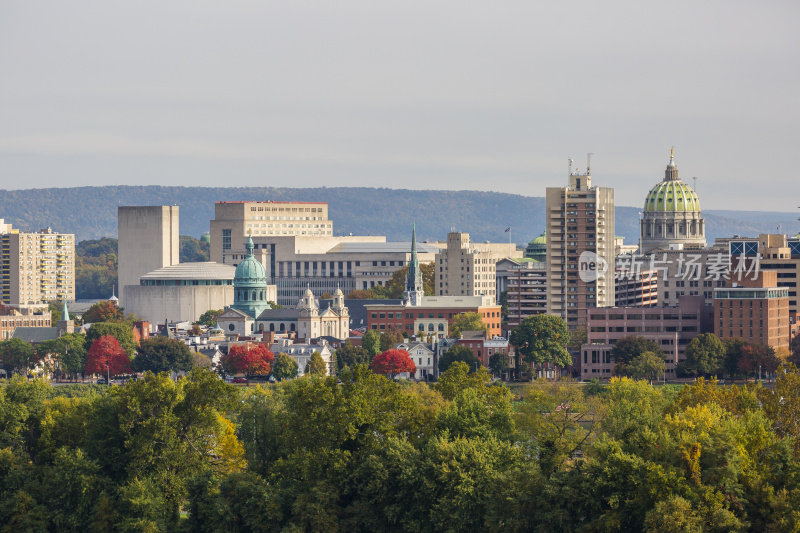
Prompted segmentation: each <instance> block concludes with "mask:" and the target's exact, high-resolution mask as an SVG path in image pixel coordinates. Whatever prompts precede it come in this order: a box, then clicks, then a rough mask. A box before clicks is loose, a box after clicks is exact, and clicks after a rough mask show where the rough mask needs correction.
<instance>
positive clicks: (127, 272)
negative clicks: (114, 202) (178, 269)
mask: <svg viewBox="0 0 800 533" xmlns="http://www.w3.org/2000/svg"><path fill="white" fill-rule="evenodd" d="M178 223H179V216H178V206H177V205H173V206H169V205H151V206H120V207H118V208H117V236H118V239H119V240H118V242H117V251H118V257H119V269H118V272H119V274H118V276H119V277H118V280H119V281H118V283H119V301H120V305H122V306H125V287H127V286H129V285H139V278H140V277H141V276H143V275H144V274H147V273H148V272H152V271H153V270H156V269H159V268H164V267H167V266H172V265H177V264H178V263H179V262H180V247H179V243H178Z"/></svg>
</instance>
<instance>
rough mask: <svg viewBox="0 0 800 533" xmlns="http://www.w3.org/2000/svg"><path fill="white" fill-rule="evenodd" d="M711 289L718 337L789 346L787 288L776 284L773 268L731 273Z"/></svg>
mask: <svg viewBox="0 0 800 533" xmlns="http://www.w3.org/2000/svg"><path fill="white" fill-rule="evenodd" d="M727 285H728V286H727V287H722V288H717V289H714V332H715V333H716V334H717V336H718V337H719V338H720V339H744V340H745V341H747V342H753V343H757V344H764V345H766V346H771V347H772V348H774V349H775V350H778V349H785V350H788V349H789V341H790V340H791V336H790V322H789V289H788V288H784V287H779V286H778V274H777V272H775V271H769V270H761V271H760V272H758V273H757V274H755V275H752V276H741V277H733V276H732V277H731V279H730V280H729V281H728V284H727Z"/></svg>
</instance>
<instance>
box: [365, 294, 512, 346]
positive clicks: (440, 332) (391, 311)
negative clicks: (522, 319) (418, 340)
mask: <svg viewBox="0 0 800 533" xmlns="http://www.w3.org/2000/svg"><path fill="white" fill-rule="evenodd" d="M365 307H366V309H367V329H375V330H378V331H385V330H387V329H396V330H399V331H403V332H405V333H407V334H408V335H417V336H420V335H425V336H431V337H433V338H437V339H442V338H447V335H448V333H449V327H450V326H451V325H452V323H453V319H454V318H455V317H456V316H458V315H459V314H462V313H478V314H479V315H480V316H481V320H482V321H483V323H484V324H485V325H486V327H487V329H488V332H489V335H491V336H500V335H501V334H502V329H501V326H502V324H501V322H502V317H501V312H500V306H499V305H497V304H496V303H495V302H494V300H493V298H492V297H490V296H425V297H424V298H423V299H422V302H421V303H420V304H419V305H416V306H408V305H405V304H395V305H387V304H377V303H376V304H367V305H365Z"/></svg>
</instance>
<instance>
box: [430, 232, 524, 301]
mask: <svg viewBox="0 0 800 533" xmlns="http://www.w3.org/2000/svg"><path fill="white" fill-rule="evenodd" d="M506 257H511V258H517V257H522V252H520V251H518V250H517V245H516V244H512V243H508V244H506V243H472V242H470V240H469V233H459V232H455V231H453V232H450V233H448V234H447V247H446V248H444V249H442V250H441V251H440V252H439V253H437V254H436V263H435V265H436V269H435V275H434V284H435V286H436V295H437V296H491V297H492V298H493V299H494V298H496V297H497V295H496V283H497V280H496V274H495V272H496V270H495V265H496V264H497V262H498V261H500V260H501V259H505V258H506Z"/></svg>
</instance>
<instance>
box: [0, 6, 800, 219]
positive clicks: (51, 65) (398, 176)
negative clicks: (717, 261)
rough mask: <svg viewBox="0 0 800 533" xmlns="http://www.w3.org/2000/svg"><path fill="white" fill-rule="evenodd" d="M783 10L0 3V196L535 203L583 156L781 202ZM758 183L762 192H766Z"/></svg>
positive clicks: (635, 195) (748, 201)
mask: <svg viewBox="0 0 800 533" xmlns="http://www.w3.org/2000/svg"><path fill="white" fill-rule="evenodd" d="M798 11H800V7H799V6H797V5H796V4H794V3H790V2H779V3H774V4H769V5H755V4H748V3H728V2H725V3H723V2H712V3H706V4H703V5H696V4H695V3H688V2H679V3H675V4H671V5H670V8H669V9H668V10H666V9H664V10H653V9H652V8H649V7H648V6H644V5H638V4H636V5H628V4H626V3H622V2H612V3H604V4H602V5H595V4H593V3H589V2H584V3H578V4H570V5H553V6H542V5H528V3H524V2H512V3H508V4H504V5H503V6H489V5H486V6H481V5H477V6H476V5H473V6H463V5H461V4H454V3H452V4H451V3H439V4H436V5H429V4H421V3H420V4H413V3H403V4H402V5H401V4H395V5H392V4H387V5H381V6H380V7H376V6H375V5H373V4H372V3H366V2H357V1H351V2H346V3H337V5H336V6H328V5H320V6H314V7H313V8H312V7H311V6H302V5H299V4H298V5H288V4H287V5H283V4H275V5H261V4H256V3H249V2H228V3H225V4H224V5H221V4H215V3H212V2H193V3H191V4H185V5H180V4H170V5H162V3H156V2H142V3H137V4H136V5H121V4H107V3H103V2H88V1H87V2H78V3H77V4H70V5H69V6H66V5H60V4H58V3H50V4H49V16H48V17H41V16H39V9H38V8H37V7H36V6H32V5H30V4H29V3H26V2H8V3H5V4H4V5H3V7H2V8H0V14H2V16H0V65H2V66H3V68H4V71H5V73H6V75H7V80H8V81H7V82H6V83H4V84H2V86H0V117H2V119H3V120H0V188H6V189H12V188H19V187H20V186H23V187H26V188H27V187H33V186H35V187H47V186H59V187H63V186H70V185H74V186H83V185H105V184H131V183H135V184H170V185H204V186H212V185H219V184H230V185H236V186H259V185H266V186H286V185H292V186H298V187H314V186H321V185H327V186H377V187H384V186H385V187H393V188H411V189H427V188H437V189H449V190H459V189H473V190H495V191H499V192H513V193H518V194H523V195H526V196H537V197H541V196H543V195H544V190H545V188H546V187H547V186H558V185H561V184H563V183H565V182H566V180H567V159H568V158H570V157H571V158H573V159H575V160H576V162H577V163H576V164H577V166H578V167H579V168H582V167H584V166H585V154H586V153H587V152H593V153H594V154H595V155H594V160H593V164H592V166H593V173H594V174H595V176H597V178H598V179H600V180H601V181H602V182H603V184H604V185H605V186H608V187H613V188H615V189H616V190H617V202H618V204H619V205H632V206H638V205H640V203H641V199H642V191H646V190H648V189H649V188H650V187H651V186H652V185H653V184H655V183H657V182H658V181H660V176H661V173H662V171H663V166H664V164H665V162H666V161H667V160H668V154H669V149H670V147H671V146H673V145H674V146H675V147H676V160H677V162H678V165H679V166H680V167H681V169H682V172H683V174H682V175H683V177H684V180H685V181H686V182H687V183H689V184H692V185H694V183H693V181H692V178H693V177H695V176H696V177H697V178H698V180H697V192H698V194H699V195H700V196H701V197H702V198H703V208H704V209H746V210H762V211H768V210H778V211H793V210H795V209H796V208H797V202H796V200H794V199H792V195H791V194H789V195H787V194H781V195H776V194H775V191H776V190H781V191H783V192H786V191H792V190H794V189H796V186H795V185H794V180H793V176H792V175H791V173H789V172H786V170H785V169H787V168H791V165H792V164H793V163H794V161H793V159H792V155H793V152H794V146H795V145H796V141H797V134H796V132H795V128H794V124H795V123H796V122H797V119H798V118H800V108H798V106H797V105H796V104H795V102H794V100H793V98H794V97H793V95H794V87H795V86H796V85H797V81H798V80H797V78H798V75H797V74H796V72H795V71H794V69H792V68H791V66H792V65H794V64H796V63H797V60H798V59H800V58H799V57H798V56H800V53H799V52H800V46H798V43H797V41H796V38H795V35H794V28H793V21H794V20H797V14H798ZM765 183H768V184H769V185H771V186H772V187H765V186H764V184H765Z"/></svg>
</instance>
